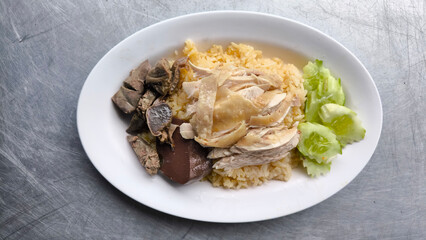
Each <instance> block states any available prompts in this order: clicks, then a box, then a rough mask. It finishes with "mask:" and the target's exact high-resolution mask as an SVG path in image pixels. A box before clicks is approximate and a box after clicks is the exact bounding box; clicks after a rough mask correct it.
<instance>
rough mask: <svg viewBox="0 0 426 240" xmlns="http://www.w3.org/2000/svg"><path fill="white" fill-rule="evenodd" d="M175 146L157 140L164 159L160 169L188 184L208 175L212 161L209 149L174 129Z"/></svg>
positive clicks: (159, 152)
mask: <svg viewBox="0 0 426 240" xmlns="http://www.w3.org/2000/svg"><path fill="white" fill-rule="evenodd" d="M172 136H173V137H172V138H173V142H174V144H175V147H174V148H172V147H171V146H170V145H169V144H164V143H160V142H158V141H157V151H158V154H159V156H160V159H161V160H162V164H161V168H160V171H161V172H162V173H163V174H164V175H165V176H167V177H168V178H170V179H171V180H172V181H175V182H178V183H180V184H186V183H189V182H192V181H197V180H200V179H202V178H203V177H205V176H207V174H209V173H210V172H211V170H212V162H211V161H210V160H209V159H207V150H206V149H205V148H203V147H202V146H201V145H200V144H199V143H197V142H196V141H194V140H192V139H191V140H186V139H184V138H182V136H181V135H180V133H179V131H174V133H173V135H172Z"/></svg>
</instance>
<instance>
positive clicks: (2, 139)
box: [0, 0, 426, 239]
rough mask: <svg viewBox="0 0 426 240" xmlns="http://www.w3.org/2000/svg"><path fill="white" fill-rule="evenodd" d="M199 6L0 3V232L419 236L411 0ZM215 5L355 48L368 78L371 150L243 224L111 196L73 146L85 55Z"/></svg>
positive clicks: (418, 91)
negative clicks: (292, 24) (266, 16)
mask: <svg viewBox="0 0 426 240" xmlns="http://www.w3.org/2000/svg"><path fill="white" fill-rule="evenodd" d="M199 2H201V1H194V0H191V1H170V2H168V1H131V2H128V1H124V0H123V1H114V0H109V1H108V0H107V1H100V0H99V1H85V0H78V1H64V0H60V1H50V2H49V1H27V0H25V1H24V0H3V1H0V238H1V239H140V238H144V239H176V238H182V239H207V238H208V239H217V238H219V239H220V238H227V239H246V238H249V239H258V238H262V239H282V238H289V239H294V238H295V239H424V238H425V236H426V175H425V173H426V172H425V160H426V159H425V154H426V151H425V141H426V120H425V119H426V118H425V112H426V107H425V106H426V105H425V103H426V102H425V91H426V87H425V86H426V79H425V76H426V53H425V52H426V38H425V25H426V19H425V18H426V15H425V12H426V3H425V1H398V0H394V1H331V0H328V1H318V2H313V1H298V0H292V1H264V2H262V3H260V2H259V1H255V0H253V1H242V0H241V1H217V0H215V1H204V3H202V4H201V3H199ZM221 9H238V10H251V11H259V12H266V13H273V14H277V15H281V16H285V17H289V18H292V19H295V20H298V21H300V22H302V23H306V24H309V25H311V26H313V27H316V28H318V29H320V30H321V31H323V32H325V33H327V34H328V35H330V36H332V37H333V38H335V39H337V40H338V41H339V42H341V43H343V44H344V45H345V46H346V47H347V48H349V49H350V50H351V51H352V52H353V53H355V55H356V56H358V57H359V58H360V60H361V61H362V62H363V63H364V64H365V66H366V67H367V69H368V70H369V71H370V73H371V74H372V76H373V79H374V80H375V82H376V84H377V87H378V89H379V92H380V95H381V98H382V101H383V111H384V126H383V133H382V137H381V140H380V143H379V145H378V148H377V150H376V152H375V154H374V155H373V157H372V159H371V161H370V163H369V164H368V165H367V167H366V168H365V169H364V170H363V172H362V173H361V174H360V175H359V176H358V177H357V178H356V179H355V180H354V181H353V182H352V183H351V184H349V185H348V186H347V187H346V188H344V189H343V190H342V191H340V192H339V193H337V194H336V195H334V196H333V197H331V198H330V199H328V200H326V201H324V202H322V203H320V204H318V205H316V206H315V207H312V208H309V209H307V210H305V211H302V212H299V213H296V214H293V215H290V216H287V217H282V218H278V219H274V220H269V221H262V222H255V223H246V224H213V223H204V222H196V221H191V220H186V219H181V218H177V217H173V216H169V215H167V214H164V213H161V212H158V211H155V210H152V209H150V208H148V207H146V206H144V205H142V204H139V203H138V202H135V201H133V200H131V199H130V198H128V197H127V196H126V195H124V194H122V193H121V192H119V191H118V190H117V189H115V188H114V187H112V186H111V185H110V184H109V183H108V182H107V181H106V180H105V179H104V178H103V177H102V176H101V175H100V174H99V173H98V172H97V171H96V169H95V168H94V167H93V166H92V164H91V163H90V161H89V159H88V158H87V156H86V154H85V152H84V151H83V148H82V146H81V143H80V140H79V137H78V133H77V128H76V107H77V100H78V96H79V93H80V90H81V88H82V86H83V83H84V81H85V79H86V77H87V75H88V74H89V72H90V70H91V69H92V68H93V66H94V65H95V64H96V63H97V61H98V60H99V59H100V58H101V57H102V56H103V55H104V54H105V53H106V52H107V51H108V50H109V49H110V48H112V47H113V46H114V45H115V44H117V43H118V42H120V41H121V40H122V39H124V38H125V37H127V36H129V35H130V34H132V33H134V32H136V31H138V30H140V29H141V28H144V27H146V26H149V25H151V24H153V23H156V22H158V21H161V20H164V19H167V18H171V17H174V16H178V15H183V14H187V13H193V12H199V11H207V10H221ZM253 34H256V33H253Z"/></svg>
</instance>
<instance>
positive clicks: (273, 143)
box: [234, 126, 298, 152]
mask: <svg viewBox="0 0 426 240" xmlns="http://www.w3.org/2000/svg"><path fill="white" fill-rule="evenodd" d="M297 131H298V130H297V126H295V127H293V128H290V129H285V128H283V127H277V128H265V129H252V130H250V131H249V132H248V133H247V135H246V136H244V137H243V138H242V139H241V140H240V141H238V143H237V144H235V146H234V147H235V148H236V149H238V150H239V151H241V152H244V151H260V150H268V149H272V148H276V147H279V146H282V145H284V144H286V143H288V142H289V141H290V140H291V139H292V138H293V137H294V136H295V135H297Z"/></svg>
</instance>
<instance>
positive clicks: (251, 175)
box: [168, 40, 306, 189]
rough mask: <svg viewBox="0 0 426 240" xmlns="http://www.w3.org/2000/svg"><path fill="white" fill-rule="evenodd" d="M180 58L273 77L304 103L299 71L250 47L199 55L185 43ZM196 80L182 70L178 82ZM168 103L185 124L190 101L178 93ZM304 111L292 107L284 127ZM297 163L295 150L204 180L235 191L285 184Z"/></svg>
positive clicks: (215, 172)
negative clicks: (242, 69) (265, 184)
mask: <svg viewBox="0 0 426 240" xmlns="http://www.w3.org/2000/svg"><path fill="white" fill-rule="evenodd" d="M183 54H184V55H185V56H187V57H188V58H189V60H190V61H191V62H192V63H193V64H194V65H196V66H199V67H203V68H209V69H214V68H216V67H218V66H226V65H233V66H235V67H245V68H249V69H257V70H260V71H263V72H265V73H270V74H276V75H278V76H280V77H281V78H282V80H283V85H282V88H283V89H284V92H287V93H289V92H291V93H293V94H296V95H297V96H298V97H299V98H300V99H302V102H304V100H305V95H306V92H305V90H304V88H303V78H302V75H301V74H300V72H299V70H298V69H297V68H296V67H295V66H294V65H293V64H285V63H284V62H283V61H282V60H281V59H279V58H264V57H262V51H260V50H256V49H254V48H253V47H252V46H249V45H246V44H236V43H231V44H230V45H229V46H228V47H227V48H226V49H225V50H224V49H223V48H222V46H220V45H213V46H212V47H211V48H210V49H209V50H207V51H206V52H200V51H198V50H197V48H196V46H195V44H194V42H192V41H191V40H187V41H186V42H185V47H184V49H183ZM196 80H198V79H196V78H195V77H194V75H193V72H192V70H187V69H183V70H182V71H181V82H183V81H196ZM168 103H169V105H170V106H171V108H172V111H173V115H174V116H175V117H177V118H180V119H184V120H188V116H187V115H186V106H187V104H188V103H189V99H188V97H187V95H186V94H185V92H184V91H178V92H177V93H176V94H174V95H172V96H171V97H170V98H169V100H168ZM303 109H304V106H303V104H302V106H300V107H293V108H292V110H291V112H290V113H289V114H288V115H287V116H286V118H285V119H284V124H285V125H286V126H288V127H291V126H292V125H293V124H294V123H295V122H297V121H302V120H303V117H304V115H303V114H304V112H303ZM299 162H300V156H299V154H298V152H297V150H293V151H291V152H290V154H289V155H287V156H286V157H285V158H283V159H281V160H279V161H276V162H272V163H268V164H263V165H258V166H246V167H242V168H239V169H233V170H229V171H224V170H223V169H213V171H212V173H211V174H210V175H208V176H207V180H208V181H210V182H211V183H212V184H213V186H215V187H224V188H234V189H239V188H246V187H249V186H257V185H261V184H262V183H264V182H266V181H268V180H272V179H274V180H281V181H287V180H288V179H289V178H290V177H291V171H292V168H294V167H296V166H297V165H298V163H299Z"/></svg>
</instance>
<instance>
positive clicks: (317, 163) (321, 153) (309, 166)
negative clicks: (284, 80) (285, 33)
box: [297, 60, 365, 177]
mask: <svg viewBox="0 0 426 240" xmlns="http://www.w3.org/2000/svg"><path fill="white" fill-rule="evenodd" d="M303 78H304V80H305V81H304V83H303V86H304V87H305V89H306V90H308V94H307V99H306V105H305V118H306V121H307V122H305V123H301V124H300V125H299V130H300V132H301V137H300V141H299V144H298V145H297V148H298V149H299V151H300V153H301V154H302V155H303V156H304V157H305V158H304V160H303V166H304V167H305V168H306V170H307V172H308V174H309V175H310V176H311V177H316V176H319V175H321V174H325V173H327V172H329V171H330V166H331V159H332V158H333V157H335V156H336V155H337V154H339V153H340V154H341V153H342V146H345V145H346V144H349V143H352V142H355V141H360V140H362V139H363V138H364V136H365V129H364V128H363V127H362V125H361V120H359V118H358V117H357V116H356V113H355V112H354V111H352V110H351V109H349V108H347V107H344V106H343V105H344V104H345V94H344V93H343V88H342V85H341V81H340V78H339V79H336V78H335V77H333V76H332V75H331V74H330V70H328V69H327V68H325V67H324V66H323V62H322V61H320V60H315V63H313V62H308V64H307V65H306V66H305V67H304V68H303ZM321 124H322V125H321Z"/></svg>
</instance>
